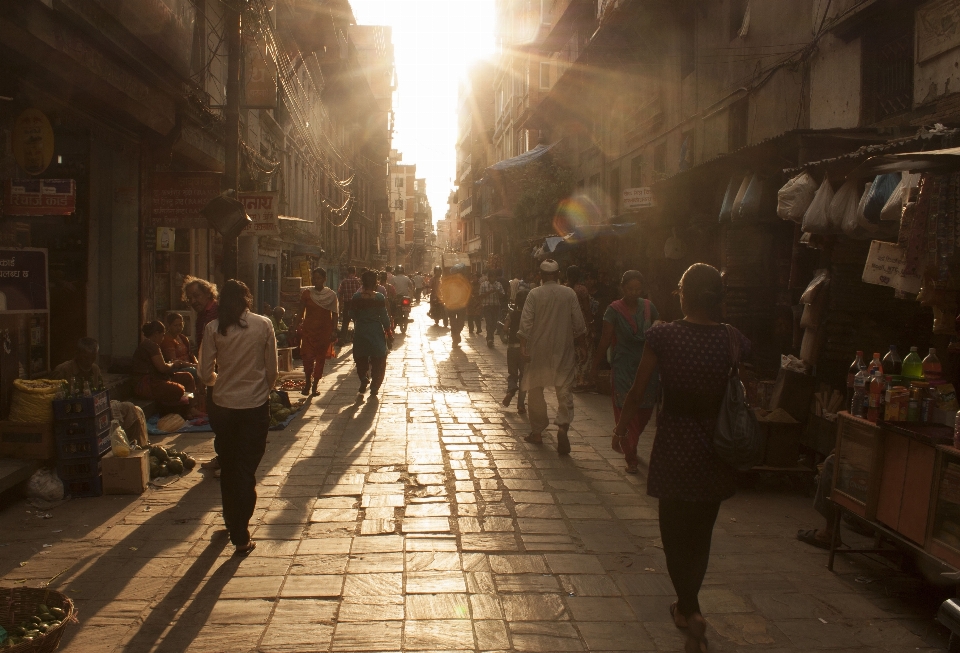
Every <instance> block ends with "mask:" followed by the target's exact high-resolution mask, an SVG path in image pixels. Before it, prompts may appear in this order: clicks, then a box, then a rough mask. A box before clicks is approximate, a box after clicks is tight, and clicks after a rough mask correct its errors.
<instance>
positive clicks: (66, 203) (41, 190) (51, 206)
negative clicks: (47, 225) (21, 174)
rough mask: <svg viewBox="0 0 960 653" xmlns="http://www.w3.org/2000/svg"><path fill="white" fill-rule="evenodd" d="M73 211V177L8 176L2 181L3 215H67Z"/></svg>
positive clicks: (74, 187)
mask: <svg viewBox="0 0 960 653" xmlns="http://www.w3.org/2000/svg"><path fill="white" fill-rule="evenodd" d="M76 210H77V185H76V183H74V181H73V179H8V180H7V181H5V182H4V183H3V214H4V215H71V214H72V213H73V212H75V211H76Z"/></svg>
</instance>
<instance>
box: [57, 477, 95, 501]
mask: <svg viewBox="0 0 960 653" xmlns="http://www.w3.org/2000/svg"><path fill="white" fill-rule="evenodd" d="M63 494H64V495H65V496H72V497H99V496H103V477H101V476H100V475H99V474H98V475H97V476H88V477H87V478H74V479H71V480H69V481H64V482H63Z"/></svg>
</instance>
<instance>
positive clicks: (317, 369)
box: [300, 268, 340, 395]
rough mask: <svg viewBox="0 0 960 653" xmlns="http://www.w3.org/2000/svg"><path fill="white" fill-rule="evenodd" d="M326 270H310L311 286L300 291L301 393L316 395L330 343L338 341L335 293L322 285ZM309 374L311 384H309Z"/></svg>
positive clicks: (337, 310) (325, 279)
mask: <svg viewBox="0 0 960 653" xmlns="http://www.w3.org/2000/svg"><path fill="white" fill-rule="evenodd" d="M326 281H327V271H326V270H324V269H323V268H315V269H314V270H313V286H311V287H307V288H304V289H303V290H302V291H301V292H300V357H301V359H303V374H304V377H305V379H304V383H303V390H302V393H303V394H304V395H309V394H311V392H312V393H313V394H317V384H318V383H319V382H320V378H321V377H322V376H323V365H324V363H326V361H327V358H333V356H331V355H330V349H331V345H333V344H335V343H336V341H337V337H336V335H335V334H336V326H337V318H338V317H339V315H338V314H339V312H340V310H339V307H338V306H337V293H335V292H334V291H333V290H331V289H330V288H325V287H324V284H325V283H326ZM311 377H312V378H313V387H312V388H311V386H310V380H311Z"/></svg>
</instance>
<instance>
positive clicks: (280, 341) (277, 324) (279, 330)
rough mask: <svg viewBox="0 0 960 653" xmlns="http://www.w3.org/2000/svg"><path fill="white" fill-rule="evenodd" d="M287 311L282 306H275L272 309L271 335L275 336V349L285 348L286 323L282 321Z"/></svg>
mask: <svg viewBox="0 0 960 653" xmlns="http://www.w3.org/2000/svg"><path fill="white" fill-rule="evenodd" d="M286 313H287V309H285V308H284V307H283V306H277V307H276V308H274V309H273V315H272V316H271V317H270V321H271V322H273V333H274V334H275V335H276V336H277V347H286V346H287V323H286V322H284V321H283V316H284V315H286Z"/></svg>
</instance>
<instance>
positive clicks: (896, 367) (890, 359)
mask: <svg viewBox="0 0 960 653" xmlns="http://www.w3.org/2000/svg"><path fill="white" fill-rule="evenodd" d="M883 371H884V372H886V373H887V374H892V375H893V376H900V375H901V374H903V361H902V360H900V354H898V353H897V346H896V345H890V351H888V352H887V354H886V355H885V356H884V357H883Z"/></svg>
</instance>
